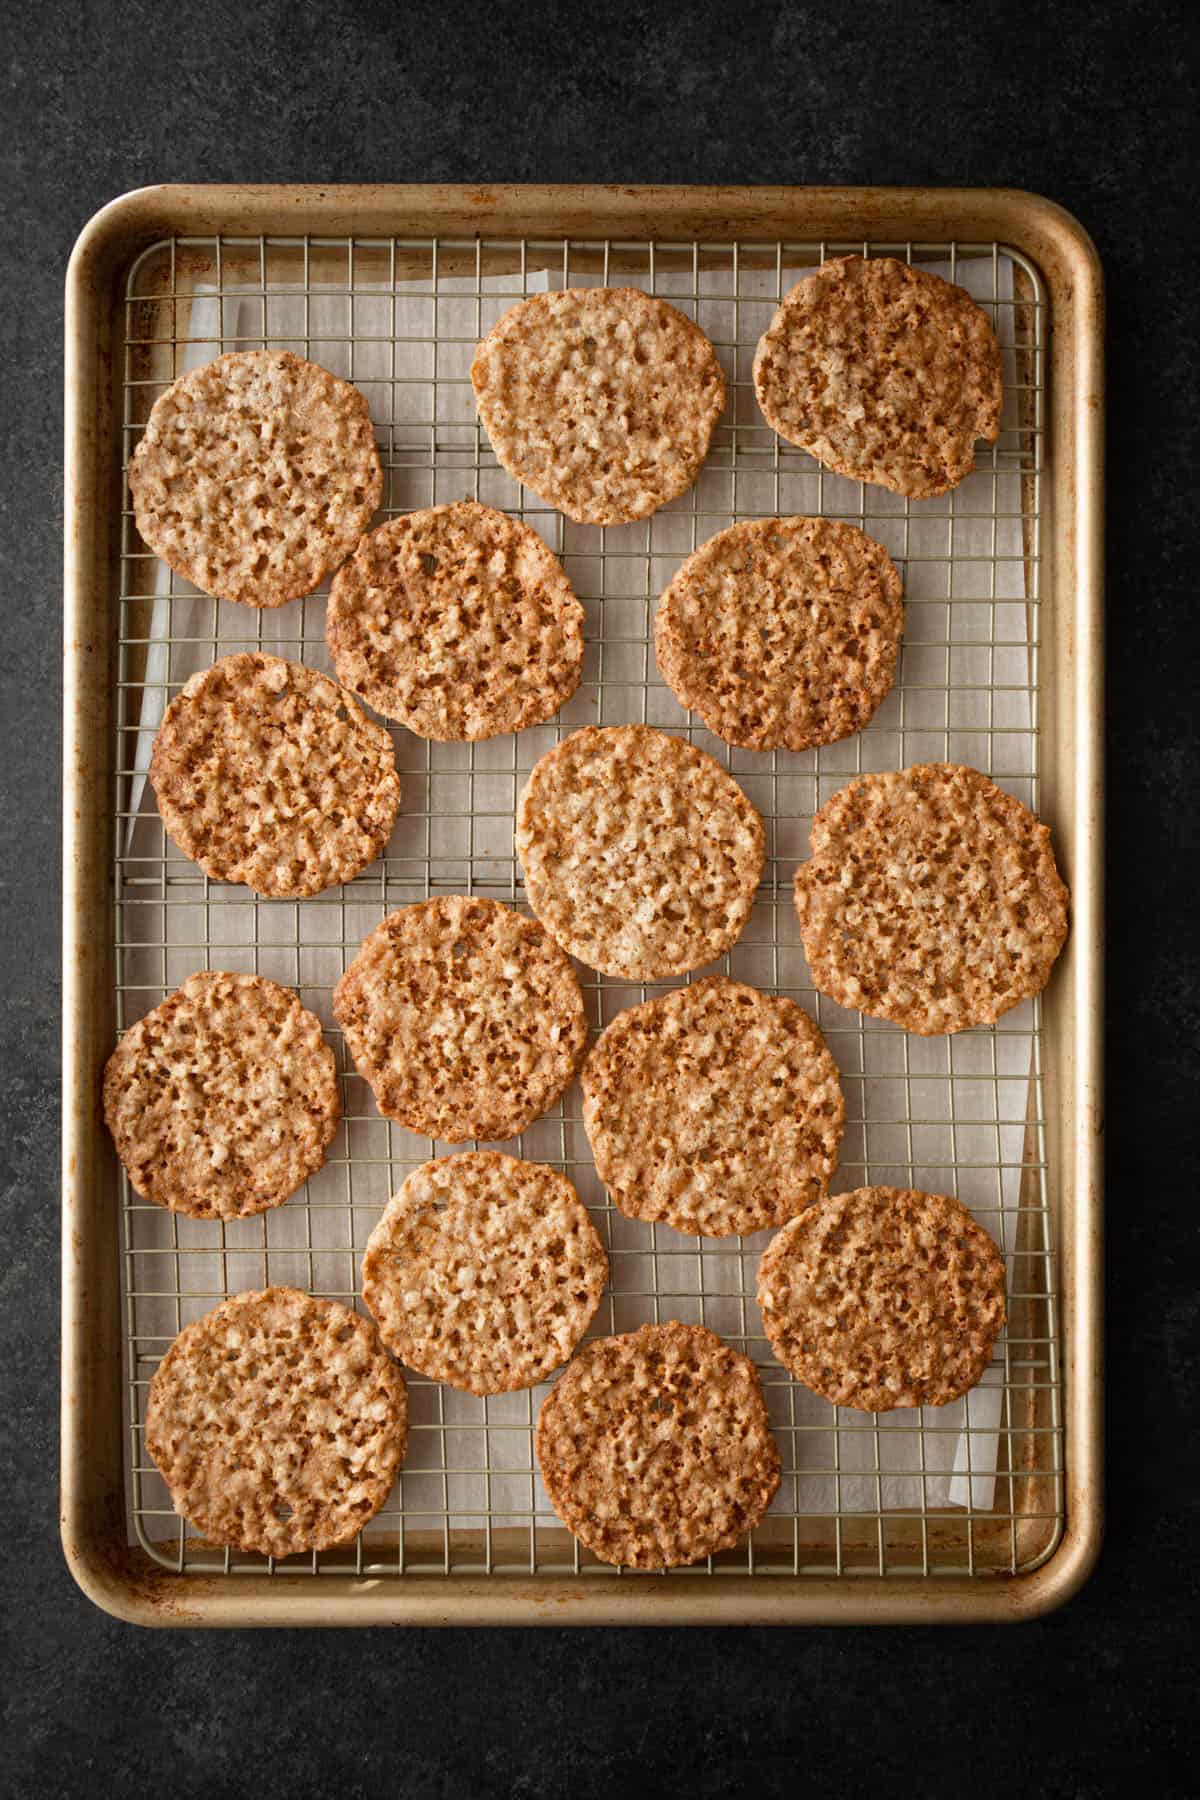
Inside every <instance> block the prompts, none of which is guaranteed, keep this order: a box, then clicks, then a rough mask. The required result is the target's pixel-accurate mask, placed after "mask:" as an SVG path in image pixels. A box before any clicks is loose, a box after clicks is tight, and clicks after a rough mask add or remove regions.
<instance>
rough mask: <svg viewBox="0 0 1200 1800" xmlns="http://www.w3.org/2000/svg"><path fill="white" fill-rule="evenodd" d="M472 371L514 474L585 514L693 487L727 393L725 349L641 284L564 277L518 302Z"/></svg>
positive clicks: (643, 511)
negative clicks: (550, 289)
mask: <svg viewBox="0 0 1200 1800" xmlns="http://www.w3.org/2000/svg"><path fill="white" fill-rule="evenodd" d="M471 381H472V383H473V384H474V388H475V399H476V403H477V405H478V407H479V416H480V418H481V419H482V420H483V424H484V429H485V430H486V432H487V434H488V437H489V438H490V440H491V445H492V449H493V450H494V451H495V452H496V455H497V457H498V458H499V460H500V462H501V463H502V465H503V466H504V468H506V469H507V470H508V472H509V474H510V475H514V476H515V477H516V479H517V480H518V481H521V482H523V483H524V484H525V486H526V487H529V488H532V489H533V491H534V493H535V494H537V495H538V496H539V497H540V498H541V499H543V500H546V501H548V502H549V504H550V505H551V506H556V507H557V508H558V510H559V511H560V512H564V513H566V515H567V517H568V518H570V519H575V520H577V521H578V523H579V524H581V525H620V524H623V523H625V522H627V521H629V520H631V519H644V518H645V517H646V515H647V514H648V513H652V512H657V511H658V508H659V507H660V506H665V505H666V503H667V501H668V500H674V499H675V498H676V496H677V495H679V494H682V493H684V492H685V491H686V490H687V489H688V488H690V487H691V485H692V483H693V482H694V481H695V479H696V477H697V475H698V474H699V473H700V465H701V464H702V463H703V461H704V458H705V457H706V456H707V454H708V446H709V441H710V439H711V438H712V434H713V428H714V427H715V425H716V423H717V420H718V419H719V418H720V416H721V412H722V409H723V408H724V405H725V377H724V375H723V374H722V373H721V365H720V363H719V362H718V361H717V355H716V351H715V350H714V349H713V347H712V345H711V344H710V343H709V341H708V339H707V338H706V337H705V335H704V333H703V332H702V331H701V330H700V328H699V326H698V325H694V324H693V323H692V321H691V320H690V319H687V318H685V317H684V315H683V314H682V313H681V312H678V311H677V310H676V308H675V307H673V306H668V305H667V303H666V301H665V300H655V299H653V298H652V297H651V296H650V295H649V294H644V293H642V292H641V290H640V289H639V288H565V289H563V290H561V291H560V292H557V293H552V294H534V295H532V296H531V297H530V298H529V299H528V300H522V301H519V302H518V304H517V305H516V306H513V307H510V308H509V310H508V312H506V313H505V314H504V317H503V318H502V319H500V320H499V322H498V323H497V324H496V325H495V326H494V327H493V328H492V330H491V331H490V332H489V333H488V335H487V337H485V338H484V339H483V341H482V343H481V344H480V345H479V348H478V349H477V350H476V352H475V360H474V362H473V363H472V365H471Z"/></svg>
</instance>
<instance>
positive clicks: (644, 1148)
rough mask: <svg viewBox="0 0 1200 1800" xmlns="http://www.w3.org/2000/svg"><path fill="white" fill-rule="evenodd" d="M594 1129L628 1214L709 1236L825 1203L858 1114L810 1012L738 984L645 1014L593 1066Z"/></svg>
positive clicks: (720, 984) (603, 1170)
mask: <svg viewBox="0 0 1200 1800" xmlns="http://www.w3.org/2000/svg"><path fill="white" fill-rule="evenodd" d="M581 1079H582V1084H583V1123H584V1128H585V1129H586V1131H587V1135H588V1140H589V1142H590V1144H591V1147H592V1155H593V1156H594V1157H595V1159H596V1170H597V1173H598V1174H599V1176H600V1179H601V1180H602V1181H603V1182H604V1183H605V1185H606V1186H607V1187H608V1189H609V1190H610V1192H611V1194H612V1197H613V1200H614V1201H615V1202H616V1204H617V1205H618V1206H619V1207H620V1209H621V1211H622V1212H623V1213H625V1214H627V1215H628V1217H630V1218H633V1219H646V1220H649V1221H651V1222H653V1221H657V1220H665V1221H666V1223H667V1224H668V1225H673V1226H674V1227H675V1229H676V1230H677V1231H694V1232H700V1233H703V1234H705V1235H707V1236H709V1237H725V1236H727V1235H729V1234H730V1233H731V1232H750V1231H763V1230H765V1229H767V1228H768V1227H770V1226H774V1225H782V1224H783V1222H784V1221H785V1220H786V1219H790V1218H791V1217H792V1216H793V1214H795V1213H798V1212H800V1211H801V1209H802V1208H803V1207H805V1206H809V1205H811V1204H812V1202H813V1201H814V1200H817V1199H819V1198H820V1197H821V1195H822V1194H824V1193H825V1191H826V1189H827V1187H828V1185H829V1180H830V1177H831V1176H832V1175H833V1173H834V1170H835V1169H836V1168H837V1153H838V1145H839V1144H840V1142H841V1138H842V1130H843V1126H844V1123H845V1114H846V1109H845V1104H844V1101H843V1099H842V1088H841V1083H840V1081H839V1080H838V1072H837V1065H836V1063H835V1062H834V1060H833V1058H832V1056H831V1055H830V1054H829V1050H828V1048H827V1047H826V1044H825V1040H824V1038H823V1037H822V1036H821V1033H820V1031H819V1030H818V1028H817V1026H816V1025H815V1024H814V1023H813V1021H812V1019H810V1018H809V1016H808V1014H807V1013H806V1012H805V1011H804V1010H803V1009H802V1008H801V1007H799V1006H797V1005H796V1004H795V1002H794V1001H792V1000H788V999H785V998H784V997H783V996H782V995H775V994H761V993H759V992H758V990H757V989H756V988H752V987H747V986H746V985H745V983H743V982H740V981H730V980H728V979H727V977H726V976H724V975H710V976H709V977H708V978H707V979H706V980H704V981H697V982H693V983H692V985H691V986H690V987H683V988H676V989H675V990H674V991H673V992H672V993H669V994H662V995H660V996H658V997H657V998H656V999H653V1000H647V1001H645V1002H644V1003H643V1004H642V1005H641V1006H631V1007H629V1008H628V1009H627V1010H626V1011H625V1012H622V1013H618V1014H617V1016H616V1018H615V1019H614V1020H613V1021H612V1023H611V1024H610V1025H608V1026H607V1027H606V1028H605V1030H604V1031H603V1032H601V1034H600V1037H599V1039H598V1040H597V1042H596V1044H595V1045H594V1046H593V1048H592V1050H591V1052H590V1053H589V1055H588V1058H587V1061H586V1062H585V1063H584V1066H583V1071H582V1076H581Z"/></svg>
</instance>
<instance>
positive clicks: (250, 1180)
mask: <svg viewBox="0 0 1200 1800" xmlns="http://www.w3.org/2000/svg"><path fill="white" fill-rule="evenodd" d="M340 1117H341V1102H340V1099H339V1096H338V1083H337V1069H336V1066H335V1063H334V1059H333V1051H332V1050H331V1049H330V1048H329V1046H328V1045H327V1044H326V1042H325V1040H324V1038H323V1037H322V1035H321V1022H320V1020H319V1019H317V1018H316V1017H314V1015H313V1014H312V1013H310V1012H308V1011H307V1010H306V1009H305V1008H304V1007H303V1006H301V1004H300V1002H299V1000H298V999H297V998H296V996H295V994H293V993H292V992H291V990H290V989H289V988H285V987H280V986H279V985H278V983H277V982H274V981H268V980H267V978H266V976H265V975H226V974H222V973H220V972H219V971H216V970H212V971H202V972H201V973H199V974H197V975H189V977H188V979H187V980H186V981H185V982H184V984H183V986H182V987H181V988H180V989H179V990H178V992H177V993H174V994H172V995H171V996H170V997H169V998H168V999H166V1000H164V1001H163V1003H162V1005H161V1006H156V1007H155V1008H154V1010H153V1012H150V1013H147V1014H146V1016H145V1018H143V1019H139V1020H138V1022H137V1024H136V1025H133V1026H131V1027H130V1029H129V1030H128V1031H127V1032H126V1033H125V1035H124V1037H123V1038H122V1039H121V1041H120V1043H119V1044H118V1045H117V1047H116V1049H115V1050H114V1051H113V1053H112V1055H111V1056H110V1057H109V1059H108V1064H107V1067H106V1068H105V1071H104V1119H105V1123H106V1124H107V1126H108V1129H109V1130H110V1131H111V1133H112V1136H113V1142H114V1144H115V1145H116V1150H117V1155H118V1156H119V1157H120V1159H121V1161H122V1162H123V1163H124V1165H125V1168H126V1170H127V1172H128V1175H129V1179H130V1181H131V1182H132V1184H133V1187H134V1189H135V1190H136V1192H137V1193H139V1194H140V1195H141V1196H142V1198H143V1199H145V1200H154V1201H156V1202H157V1204H158V1205H159V1206H165V1207H168V1208H169V1209H170V1210H171V1211H172V1212H178V1213H186V1214H187V1215H188V1217H189V1218H193V1219H244V1218H248V1217H249V1216H250V1215H251V1214H252V1213H260V1212H264V1211H265V1210H266V1209H267V1208H268V1207H270V1206H278V1205H280V1203H281V1202H282V1201H284V1200H286V1199H287V1197H288V1195H289V1194H293V1193H295V1191H296V1189H297V1188H298V1187H300V1186H301V1185H302V1184H303V1183H304V1182H305V1181H307V1180H308V1178H309V1176H310V1175H314V1174H315V1173H316V1171H317V1170H318V1169H319V1168H320V1167H321V1166H322V1164H323V1163H324V1161H325V1151H326V1148H327V1147H328V1145H329V1142H330V1140H331V1139H332V1137H333V1134H334V1132H335V1131H336V1130H337V1126H338V1120H339V1119H340Z"/></svg>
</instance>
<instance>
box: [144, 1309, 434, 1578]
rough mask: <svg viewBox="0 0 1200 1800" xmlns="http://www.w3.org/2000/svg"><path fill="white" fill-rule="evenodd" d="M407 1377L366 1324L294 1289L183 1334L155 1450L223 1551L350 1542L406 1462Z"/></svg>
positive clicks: (289, 1549)
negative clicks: (223, 1548) (228, 1548)
mask: <svg viewBox="0 0 1200 1800" xmlns="http://www.w3.org/2000/svg"><path fill="white" fill-rule="evenodd" d="M407 1442H408V1397H407V1393H406V1391H405V1386H404V1376H403V1375H402V1374H401V1372H400V1369H399V1367H398V1366H397V1364H396V1363H394V1362H393V1361H392V1359H391V1357H390V1356H389V1355H388V1354H387V1352H386V1351H385V1350H384V1348H383V1346H382V1344H381V1343H380V1341H379V1333H378V1332H377V1331H376V1329H375V1326H374V1325H373V1324H372V1323H371V1321H370V1320H369V1319H362V1318H359V1316H358V1314H357V1313H353V1312H351V1311H350V1310H349V1309H348V1308H347V1307H345V1306H339V1305H338V1303H337V1302H336V1301H335V1300H317V1299H314V1298H313V1297H312V1296H311V1295H310V1294H302V1293H300V1292H299V1291H298V1289H296V1288H287V1287H272V1288H266V1289H264V1290H263V1291H262V1292H259V1293H245V1294H235V1295H234V1296H233V1297H232V1298H231V1299H229V1300H224V1301H222V1302H221V1304H220V1305H219V1306H216V1307H214V1308H213V1310H212V1312H209V1313H205V1315H204V1317H203V1318H202V1319H197V1320H196V1321H195V1323H194V1324H192V1325H187V1326H185V1327H184V1329H183V1330H182V1331H181V1332H180V1334H179V1336H178V1337H177V1338H176V1339H175V1342H174V1343H173V1344H172V1345H171V1348H170V1349H169V1350H168V1351H167V1354H166V1355H165V1356H164V1357H163V1359H162V1362H161V1363H160V1364H159V1366H158V1368H157V1369H156V1371H155V1374H154V1379H153V1381H152V1382H151V1383H150V1398H149V1403H148V1405H147V1408H146V1448H147V1450H148V1451H149V1452H150V1455H151V1456H152V1457H153V1458H154V1461H155V1463H156V1464H157V1466H158V1469H159V1472H160V1474H161V1475H162V1478H163V1480H164V1481H165V1482H166V1484H167V1487H168V1488H169V1489H170V1493H171V1499H172V1501H173V1503H174V1506H175V1511H176V1512H177V1513H179V1514H180V1516H181V1517H182V1518H185V1519H189V1520H190V1521H191V1523H192V1524H193V1525H195V1526H196V1528H197V1530H199V1531H200V1532H202V1533H203V1534H204V1536H205V1537H207V1538H209V1539H211V1540H212V1541H213V1542H214V1543H217V1544H231V1545H232V1546H233V1547H234V1548H235V1549H238V1550H256V1551H258V1552H259V1553H260V1554H261V1555H263V1556H291V1555H292V1554H293V1553H294V1552H296V1551H298V1550H326V1549H328V1548H329V1547H330V1546H331V1545H333V1544H344V1543H346V1542H347V1541H348V1540H349V1539H351V1538H353V1537H355V1536H356V1535H357V1534H358V1532H360V1531H361V1530H362V1528H363V1526H364V1525H366V1524H367V1522H368V1521H369V1520H370V1519H372V1518H373V1517H374V1516H375V1514H376V1513H377V1512H378V1511H379V1509H380V1507H381V1506H382V1505H383V1503H384V1501H385V1500H386V1499H387V1497H388V1494H389V1493H390V1492H391V1488H392V1483H393V1482H394V1481H395V1479H396V1474H397V1472H398V1470H399V1468H400V1465H401V1463H402V1462H403V1460H404V1452H405V1449H406V1447H407Z"/></svg>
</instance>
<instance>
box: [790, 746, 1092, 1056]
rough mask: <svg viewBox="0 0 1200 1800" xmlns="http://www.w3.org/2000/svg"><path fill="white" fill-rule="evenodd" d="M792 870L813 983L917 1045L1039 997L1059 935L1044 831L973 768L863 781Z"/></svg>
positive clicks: (1055, 881) (1057, 885)
mask: <svg viewBox="0 0 1200 1800" xmlns="http://www.w3.org/2000/svg"><path fill="white" fill-rule="evenodd" d="M809 842H810V844H811V845H812V856H811V857H810V858H809V860H808V862H806V863H802V864H801V865H800V868H799V869H798V870H797V871H796V881H795V900H796V911H797V913H798V914H799V917H800V935H801V937H802V939H803V941H804V954H805V955H806V957H807V958H808V966H809V968H810V970H811V971H812V978H813V981H814V982H815V983H816V985H817V987H818V988H819V989H820V990H821V992H822V993H823V994H828V996H829V998H830V999H831V1000H836V1001H837V1003H838V1005H839V1006H845V1007H849V1008H851V1009H852V1010H854V1011H857V1012H864V1013H869V1014H870V1015H871V1017H872V1018H876V1019H891V1020H892V1021H893V1022H894V1023H895V1024H897V1025H903V1026H904V1028H905V1030H906V1031H912V1032H915V1033H917V1035H918V1036H920V1037H937V1036H940V1035H942V1034H943V1033H945V1032H951V1031H963V1030H965V1029H966V1028H967V1027H968V1026H970V1025H989V1024H991V1023H992V1022H993V1021H994V1020H996V1019H998V1018H999V1017H1000V1016H1001V1014H1002V1013H1006V1012H1008V1010H1009V1009H1010V1007H1013V1006H1016V1005H1017V1004H1018V1002H1019V1001H1021V1000H1025V999H1028V998H1029V996H1030V995H1031V994H1037V993H1040V991H1041V990H1042V988H1044V987H1045V985H1046V983H1047V981H1048V980H1049V979H1050V971H1051V969H1052V968H1053V967H1054V963H1055V959H1056V958H1057V956H1058V953H1059V951H1060V950H1061V949H1062V947H1063V943H1064V942H1065V940H1066V935H1067V905H1068V895H1067V890H1066V888H1065V887H1064V886H1063V884H1062V882H1061V880H1060V879H1059V874H1058V869H1057V867H1056V866H1055V861H1054V852H1053V850H1052V848H1051V845H1050V833H1049V830H1048V829H1047V827H1046V826H1045V825H1043V824H1042V823H1041V821H1040V820H1039V819H1037V818H1035V816H1034V815H1033V813H1031V812H1030V811H1029V809H1028V807H1025V806H1022V804H1021V802H1020V801H1019V800H1015V799H1014V798H1013V797H1012V795H1011V794H1006V793H1005V792H1004V791H1003V789H1002V788H998V787H997V786H996V784H995V782H994V781H989V780H988V778H987V776H986V775H981V774H980V772H979V770H978V769H967V768H963V767H961V766H960V765H958V764H956V763H923V764H918V765H917V766H916V767H915V768H912V769H899V770H891V771H888V772H887V773H885V774H879V775H863V776H860V777H859V779H858V780H857V781H852V782H851V783H850V785H849V787H845V788H842V789H841V791H840V792H839V793H836V794H835V795H834V796H833V798H832V799H831V800H828V801H826V803H825V805H824V806H823V807H822V808H821V810H820V812H819V813H818V814H817V816H816V818H815V819H814V820H813V823H812V830H811V832H810V833H809Z"/></svg>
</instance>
